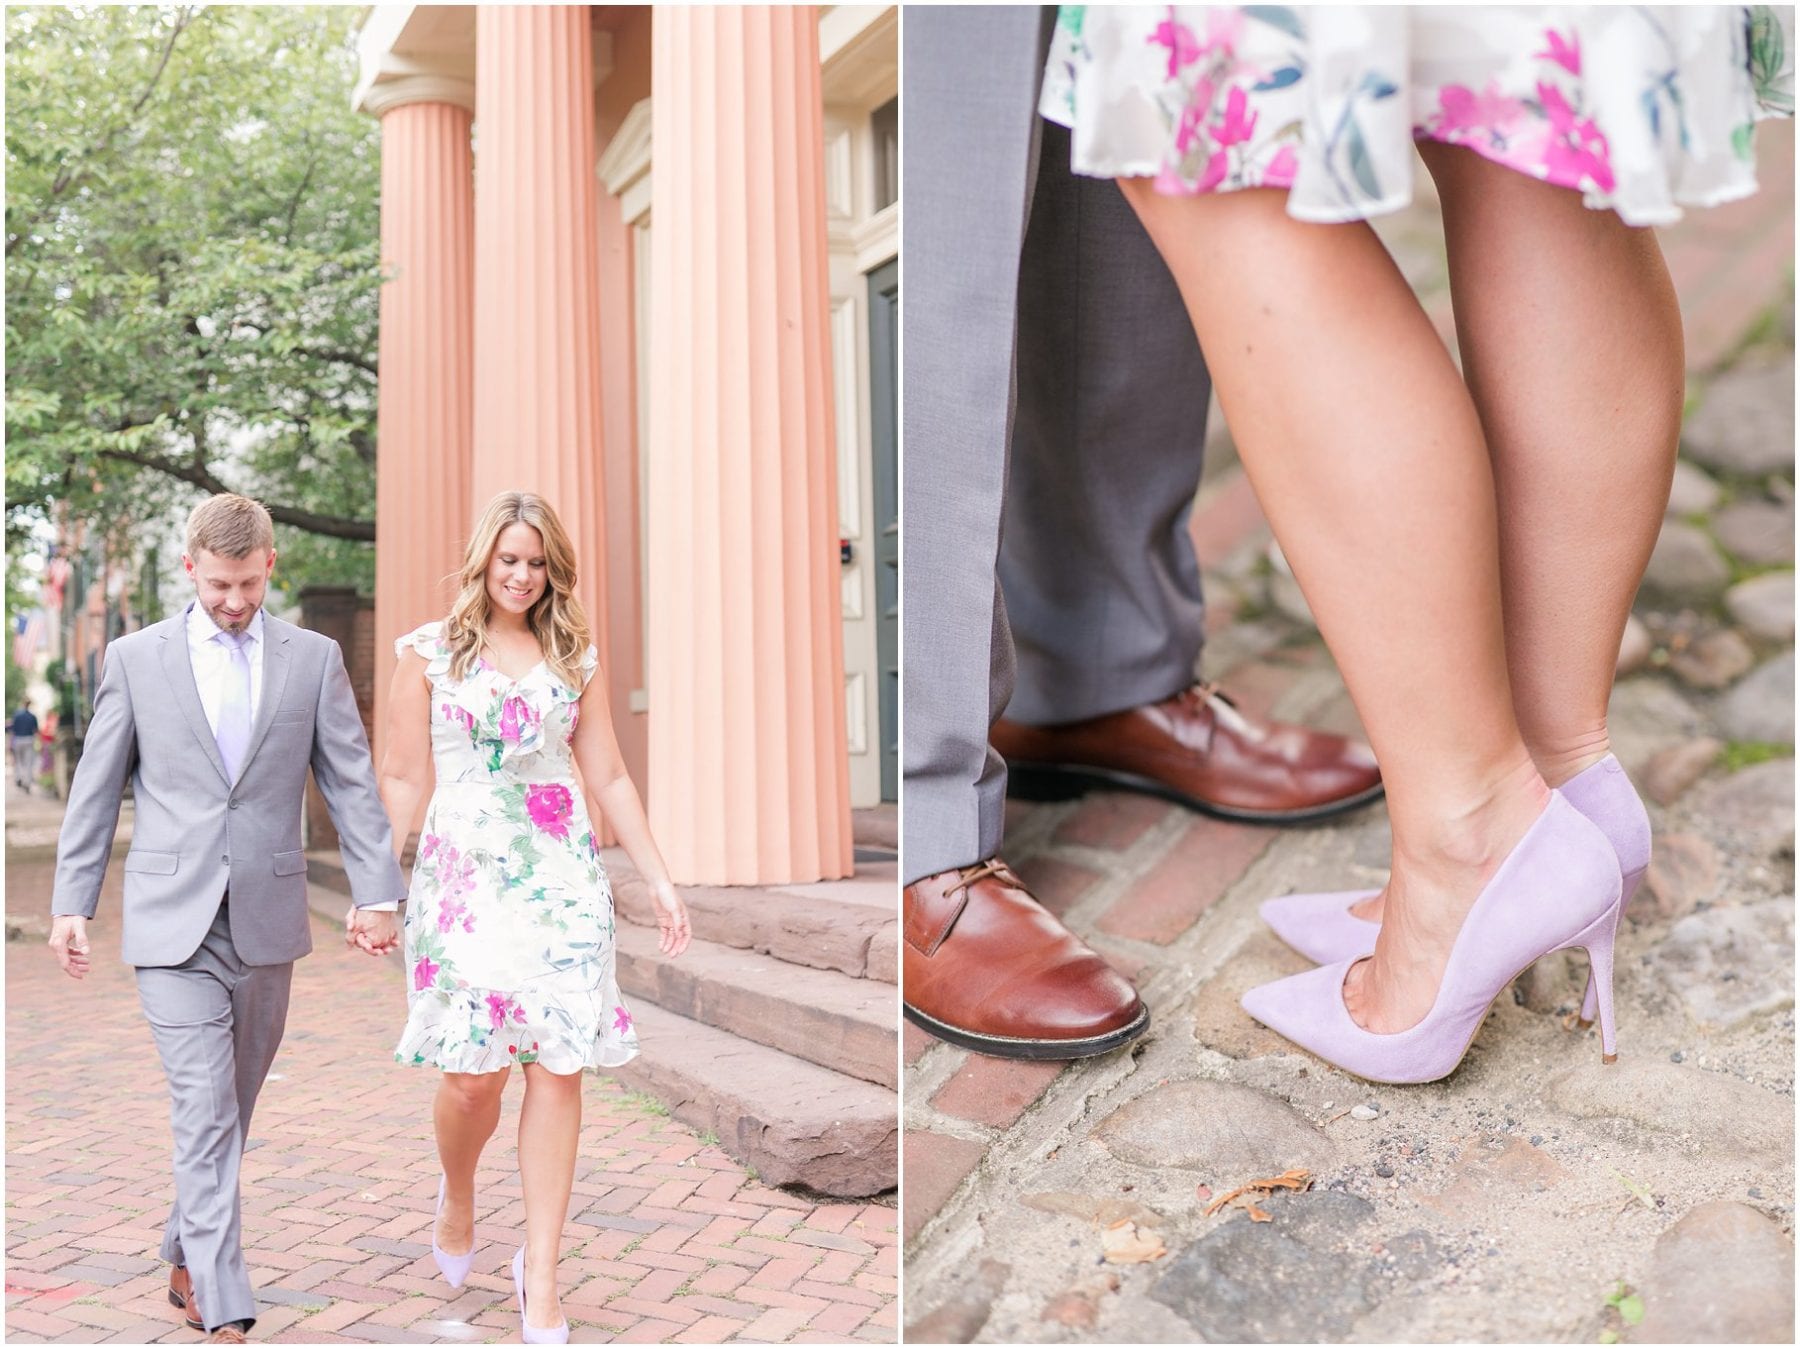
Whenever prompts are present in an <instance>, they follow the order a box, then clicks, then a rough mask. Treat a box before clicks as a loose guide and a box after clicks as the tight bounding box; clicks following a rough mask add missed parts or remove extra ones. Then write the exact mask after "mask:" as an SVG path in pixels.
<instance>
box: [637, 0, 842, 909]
mask: <svg viewBox="0 0 1800 1349" xmlns="http://www.w3.org/2000/svg"><path fill="white" fill-rule="evenodd" d="M653 22H654V25H655V32H654V40H653V43H652V47H653V68H652V75H651V80H652V88H653V89H654V91H655V99H656V102H655V115H656V160H655V167H654V169H653V170H652V174H653V182H652V188H651V190H652V193H653V196H652V206H651V219H652V221H653V222H654V224H653V226H652V242H651V254H652V256H651V268H652V278H651V287H652V299H651V320H650V330H651V331H650V335H651V342H652V347H651V361H652V369H651V380H650V393H651V399H652V403H651V408H650V418H649V424H650V441H651V455H650V482H649V492H650V498H649V571H650V577H649V579H650V600H649V604H650V612H649V653H648V664H649V671H648V674H649V698H650V778H651V781H652V782H653V783H654V784H655V787H656V790H655V792H654V793H653V794H652V796H651V823H652V825H653V827H654V829H655V833H656V838H657V841H658V843H660V844H661V845H662V849H663V852H664V854H665V855H666V856H667V858H668V861H669V865H670V867H671V869H672V870H673V872H674V874H675V876H676V878H677V879H678V880H680V881H683V882H688V883H697V884H727V885H737V884H777V883H792V882H804V881H815V880H820V879H825V878H836V877H842V876H847V875H849V874H850V870H851V834H850V794H849V761H848V752H847V746H846V743H845V727H844V653H843V626H842V622H841V618H840V614H839V596H838V575H837V572H838V560H837V525H836V520H837V509H836V502H837V487H836V482H835V478H836V472H835V450H834V447H833V435H832V411H831V378H830V376H831V370H830V359H831V358H830V349H829V347H828V345H827V342H826V334H827V322H828V309H827V307H828V303H829V299H828V295H829V290H828V284H827V275H826V263H827V257H826V247H827V244H826V235H825V193H824V131H823V110H822V106H821V94H820V82H819V41H818V15H817V11H816V10H815V9H814V8H813V7H811V6H806V5H802V6H796V7H792V8H785V7H769V6H749V7H745V8H741V9H738V8H725V7H716V8H714V7H703V8H686V7H674V6H670V7H662V6H659V7H657V9H656V10H655V11H654V15H653Z"/></svg>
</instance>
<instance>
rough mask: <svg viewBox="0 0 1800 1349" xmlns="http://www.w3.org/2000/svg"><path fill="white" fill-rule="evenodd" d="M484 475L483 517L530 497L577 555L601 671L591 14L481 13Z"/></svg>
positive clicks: (476, 487) (478, 349) (478, 468)
mask: <svg viewBox="0 0 1800 1349" xmlns="http://www.w3.org/2000/svg"><path fill="white" fill-rule="evenodd" d="M475 61H476V74H475V88H476V110H475V111H476V126H477V128H478V133H477V134H478V140H479V145H478V153H477V160H476V166H475V244H476V255H475V468H474V475H473V480H472V482H471V495H470V498H469V500H470V505H471V506H472V508H473V509H474V510H477V511H478V510H480V509H481V508H482V507H483V506H485V505H486V504H487V502H488V501H489V499H490V498H492V497H493V495H494V494H495V493H496V492H504V491H529V492H537V493H539V494H540V495H542V496H543V497H544V498H545V499H546V500H548V501H549V502H550V504H551V505H552V506H553V507H555V508H556V513H557V514H558V515H559V516H560V517H561V518H562V521H563V524H564V526H565V527H566V528H567V529H568V531H569V534H570V537H571V538H572V539H573V541H574V544H575V549H576V555H577V557H578V559H579V561H580V567H581V573H580V579H579V582H578V594H579V595H580V598H581V602H582V604H583V606H584V607H585V608H586V610H587V613H588V618H589V621H590V623H591V624H592V627H593V633H594V642H595V645H597V646H598V647H599V648H600V659H601V662H602V664H610V663H609V662H608V658H607V642H606V608H607V606H606V577H605V556H606V555H605V549H604V548H603V546H602V544H603V535H602V533H601V527H602V523H603V521H604V520H605V510H604V499H603V496H602V487H601V474H600V287H599V272H598V268H599V259H598V256H597V253H598V247H599V242H598V227H597V224H596V209H597V195H598V192H599V188H598V185H597V184H596V183H595V181H594V102H593V99H594V58H593V36H592V28H591V21H590V13H589V7H588V6H586V5H482V6H480V8H479V9H478V10H477V11H476V38H475Z"/></svg>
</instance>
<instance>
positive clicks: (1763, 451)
mask: <svg viewBox="0 0 1800 1349" xmlns="http://www.w3.org/2000/svg"><path fill="white" fill-rule="evenodd" d="M1681 440H1682V447H1683V451H1684V453H1685V454H1686V455H1687V456H1688V457H1689V458H1692V459H1694V460H1695V461H1697V462H1698V463H1700V464H1701V465H1703V466H1705V467H1706V468H1709V469H1713V470H1715V471H1717V472H1722V473H1731V474H1736V475H1739V476H1742V477H1757V476H1760V475H1762V474H1765V473H1776V472H1780V471H1783V470H1786V471H1788V472H1789V473H1791V472H1792V471H1793V467H1794V365H1793V355H1792V353H1787V354H1785V355H1780V354H1774V355H1771V356H1769V357H1764V358H1758V359H1756V360H1753V361H1746V362H1744V363H1743V364H1742V365H1740V366H1738V367H1737V368H1736V369H1733V370H1728V371H1726V372H1725V373H1724V374H1722V375H1720V376H1719V377H1718V378H1717V379H1715V380H1714V381H1713V382H1712V383H1711V384H1710V385H1708V386H1707V389H1706V392H1705V395H1704V396H1703V397H1702V399H1701V401H1700V406H1699V407H1698V408H1696V409H1695V410H1694V414H1693V416H1691V417H1689V418H1688V421H1687V425H1686V426H1685V427H1684V428H1683V429H1682V435H1681Z"/></svg>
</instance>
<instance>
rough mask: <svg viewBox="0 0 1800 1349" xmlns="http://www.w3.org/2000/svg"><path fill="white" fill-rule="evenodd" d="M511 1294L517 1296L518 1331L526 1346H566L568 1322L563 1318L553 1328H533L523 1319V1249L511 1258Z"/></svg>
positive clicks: (520, 1248)
mask: <svg viewBox="0 0 1800 1349" xmlns="http://www.w3.org/2000/svg"><path fill="white" fill-rule="evenodd" d="M512 1269H513V1292H515V1293H517V1294H518V1296H519V1330H520V1331H521V1332H522V1333H523V1338H524V1340H525V1343H526V1344H567V1343H568V1342H569V1320H568V1318H567V1317H564V1318H563V1319H562V1320H561V1321H560V1322H558V1323H557V1324H556V1325H553V1326H534V1325H532V1324H531V1322H529V1321H527V1320H526V1319H525V1248H524V1247H523V1246H521V1247H519V1250H518V1253H517V1254H516V1255H514V1256H513V1266H512Z"/></svg>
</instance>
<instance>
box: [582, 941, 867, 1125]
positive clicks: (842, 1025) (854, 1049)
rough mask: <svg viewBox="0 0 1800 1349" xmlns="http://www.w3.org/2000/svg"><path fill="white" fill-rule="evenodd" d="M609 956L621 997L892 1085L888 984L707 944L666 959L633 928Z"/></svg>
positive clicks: (822, 1065) (715, 944) (833, 1067)
mask: <svg viewBox="0 0 1800 1349" xmlns="http://www.w3.org/2000/svg"><path fill="white" fill-rule="evenodd" d="M617 950H618V973H619V987H620V988H622V989H623V990H624V991H625V993H626V994H627V995H628V996H631V997H636V998H639V999H648V1000H649V1001H651V1002H653V1003H655V1004H656V1005H657V1006H658V1007H662V1008H665V1009H666V1010H668V1011H671V1012H675V1013H677V1014H679V1015H681V1016H684V1017H688V1018H690V1019H692V1020H694V1021H700V1022H704V1023H705V1024H706V1025H709V1026H716V1027H718V1028H719V1029H720V1030H726V1031H730V1032H731V1033H732V1034H733V1035H740V1036H742V1037H743V1038H745V1039H747V1040H754V1041H756V1042H757V1043H758V1044H764V1045H768V1046H770V1047H771V1048H773V1049H779V1050H781V1051H782V1052H784V1053H787V1054H792V1055H793V1056H794V1057H796V1058H801V1059H805V1060H806V1061H807V1062H809V1063H816V1064H818V1065H819V1066H820V1067H822V1068H830V1069H832V1070H833V1071H835V1072H840V1073H845V1074H847V1075H849V1076H851V1077H860V1078H861V1079H863V1081H865V1082H873V1083H876V1084H877V1085H879V1086H883V1087H886V1088H888V1089H889V1090H890V1091H892V1090H896V1089H897V1088H898V1087H899V1084H900V1070H899V1034H900V1032H899V1018H900V1008H899V1006H898V1002H897V999H896V998H895V996H894V989H893V987H892V985H889V984H883V983H878V982H876V981H874V980H871V979H853V978H851V977H850V976H849V975H847V974H839V973H837V972H836V971H834V970H815V969H808V968H806V967H805V966H802V965H792V964H789V963H787V962H786V961H782V960H777V959H776V958H775V957H773V956H769V955H765V954H763V953H762V952H759V951H746V950H740V949H738V948H735V947H730V946H721V945H719V944H718V943H717V942H710V941H700V940H696V941H694V942H693V943H691V944H690V945H689V947H688V949H687V950H686V951H684V952H682V954H681V955H680V957H678V958H677V959H674V960H668V959H665V958H664V957H663V956H662V955H661V954H660V953H659V952H658V950H657V933H656V929H655V928H652V927H640V926H638V925H637V924H635V923H620V924H619V925H618V946H617Z"/></svg>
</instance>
